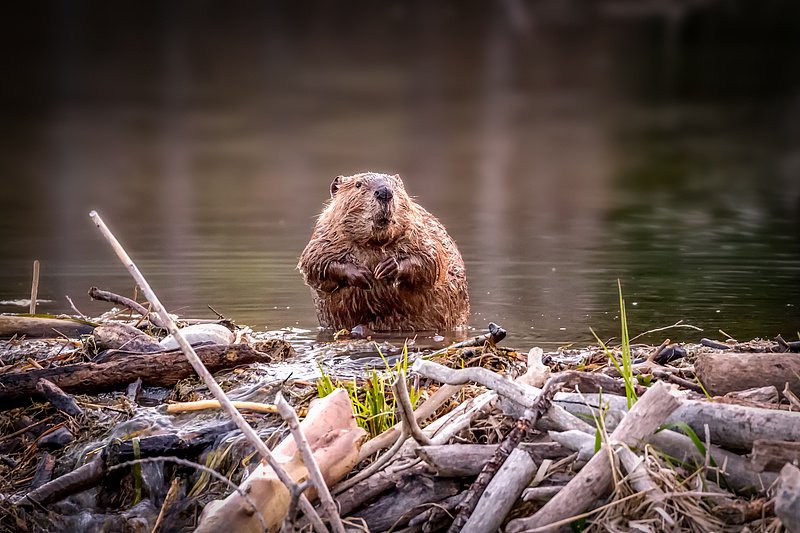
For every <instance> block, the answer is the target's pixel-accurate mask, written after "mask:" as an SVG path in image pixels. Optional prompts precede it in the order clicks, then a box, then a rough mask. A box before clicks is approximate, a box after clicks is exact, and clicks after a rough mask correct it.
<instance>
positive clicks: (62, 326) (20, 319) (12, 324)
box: [0, 315, 95, 339]
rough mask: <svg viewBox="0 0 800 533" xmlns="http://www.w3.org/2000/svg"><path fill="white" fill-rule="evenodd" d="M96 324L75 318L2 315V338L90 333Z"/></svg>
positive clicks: (0, 323)
mask: <svg viewBox="0 0 800 533" xmlns="http://www.w3.org/2000/svg"><path fill="white" fill-rule="evenodd" d="M94 327H95V325H94V324H91V323H87V322H85V321H83V320H78V319H73V318H55V317H39V316H25V315H0V339H10V338H11V337H15V336H16V337H28V338H42V339H52V338H57V337H70V338H76V337H80V336H81V335H88V334H89V333H91V332H92V331H93V330H94Z"/></svg>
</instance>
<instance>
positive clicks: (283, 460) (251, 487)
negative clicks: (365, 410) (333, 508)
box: [196, 389, 365, 533]
mask: <svg viewBox="0 0 800 533" xmlns="http://www.w3.org/2000/svg"><path fill="white" fill-rule="evenodd" d="M300 427H301V429H302V431H303V434H304V435H305V436H306V439H307V440H308V443H309V446H310V447H311V449H312V451H313V452H314V457H315V458H316V460H317V463H318V464H319V468H320V470H321V471H322V476H323V478H324V479H325V482H326V483H327V485H328V486H331V485H333V484H334V483H336V482H337V481H339V480H340V479H342V478H343V477H344V476H345V475H347V473H348V472H350V470H352V469H353V467H354V466H355V465H356V463H357V459H358V451H359V447H360V445H361V441H362V440H363V438H364V436H365V431H364V430H363V429H361V428H360V427H358V425H357V424H356V420H355V415H354V414H353V408H352V404H351V403H350V398H349V397H348V395H347V392H346V391H345V390H344V389H337V390H336V391H334V392H332V393H331V394H329V395H328V396H326V397H325V398H321V399H319V400H315V401H313V402H312V403H311V406H310V407H309V410H308V415H307V416H306V418H305V419H304V420H303V421H302V422H301V424H300ZM272 453H273V455H274V457H275V458H276V459H277V460H278V463H279V464H280V465H281V466H283V468H284V469H285V470H286V471H287V473H288V474H289V476H290V477H291V478H292V480H293V481H294V482H295V483H300V482H303V481H305V480H306V479H307V478H308V477H309V474H308V469H307V468H306V467H305V465H303V461H302V458H301V457H300V454H299V453H297V446H296V444H295V442H294V439H293V438H292V437H291V436H289V437H287V438H285V439H284V440H283V441H281V442H280V444H278V446H276V447H275V449H274V450H273V451H272ZM240 489H241V490H242V491H244V492H245V493H246V494H247V495H248V496H249V497H250V499H251V500H253V501H254V503H255V505H256V506H257V507H258V510H259V511H260V512H261V514H262V515H263V517H264V520H265V522H266V523H267V526H268V527H270V528H272V527H276V526H278V525H279V524H280V523H281V522H282V521H283V519H284V516H285V515H286V512H287V510H288V508H289V499H290V498H289V490H288V489H287V488H286V486H285V485H284V484H283V483H281V482H280V480H278V478H277V476H276V474H275V472H274V471H273V470H272V468H271V467H269V466H268V465H265V464H263V463H262V464H260V465H259V466H258V467H257V468H256V469H255V470H254V471H253V473H252V474H250V476H249V477H248V478H247V479H246V480H245V481H244V482H243V483H242V484H241V486H240ZM306 495H307V496H308V497H309V498H313V497H314V495H315V492H314V490H313V488H311V489H308V490H307V491H306ZM217 531H236V533H251V532H252V533H256V532H260V531H261V526H260V521H259V519H258V513H255V512H254V510H253V509H252V507H250V505H248V503H247V501H246V500H245V499H244V497H243V496H242V495H241V494H240V493H239V492H238V491H236V492H233V493H231V494H230V495H229V496H228V497H227V498H225V499H224V500H219V501H216V502H211V503H209V504H208V505H207V506H206V509H205V510H204V511H203V515H202V517H201V519H200V525H199V526H198V528H197V529H196V532H200V533H212V532H217Z"/></svg>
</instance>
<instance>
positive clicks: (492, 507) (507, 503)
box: [462, 448, 536, 533]
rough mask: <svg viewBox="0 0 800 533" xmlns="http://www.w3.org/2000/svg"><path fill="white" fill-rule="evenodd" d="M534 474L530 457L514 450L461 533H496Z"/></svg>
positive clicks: (490, 483) (491, 482) (518, 449)
mask: <svg viewBox="0 0 800 533" xmlns="http://www.w3.org/2000/svg"><path fill="white" fill-rule="evenodd" d="M535 474H536V463H534V462H533V459H532V458H531V456H530V454H528V453H527V452H525V451H523V450H522V449H520V448H515V449H514V451H512V452H511V454H510V455H509V456H508V459H506V461H505V463H503V466H502V467H500V470H498V471H497V475H495V476H494V477H493V478H492V480H491V481H490V482H489V485H488V486H487V487H486V490H485V491H484V492H483V495H482V496H481V499H480V500H479V501H478V505H476V506H475V509H474V510H473V511H472V514H471V515H470V517H469V519H468V520H467V522H466V524H464V528H463V529H462V531H470V532H475V533H493V532H494V531H497V529H498V528H499V527H500V525H501V524H502V523H503V520H505V518H506V515H507V514H508V512H509V511H510V510H511V507H513V505H514V504H515V503H516V501H517V500H518V499H519V496H520V494H522V491H523V489H525V487H527V486H528V484H529V483H530V482H531V479H533V476H534V475H535Z"/></svg>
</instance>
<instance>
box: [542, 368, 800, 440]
mask: <svg viewBox="0 0 800 533" xmlns="http://www.w3.org/2000/svg"><path fill="white" fill-rule="evenodd" d="M777 355H780V354H777ZM602 401H603V405H604V407H607V408H608V409H610V410H611V411H615V410H616V411H625V410H627V401H626V399H625V398H623V397H620V396H612V395H610V394H604V395H603V397H602ZM586 402H588V403H589V406H591V407H588V406H587V405H586ZM554 403H556V404H558V405H560V406H561V407H563V408H565V409H566V410H567V411H569V412H570V413H572V414H574V415H577V416H587V415H591V413H592V410H593V409H594V410H595V414H597V412H596V407H597V406H598V405H600V397H599V396H598V395H595V394H583V395H579V394H575V393H559V394H556V398H555V400H554ZM673 422H685V423H686V424H688V425H689V426H690V427H691V428H692V429H693V430H694V432H695V433H697V434H698V435H701V436H703V435H705V426H706V425H708V429H709V434H710V437H711V442H713V443H715V444H718V445H720V446H725V447H726V448H731V449H735V450H744V451H749V450H750V448H752V446H753V442H754V441H755V440H756V439H768V440H786V441H800V414H798V413H793V412H789V411H781V410H777V409H763V408H758V407H749V406H743V405H734V404H725V403H717V402H712V401H707V400H682V401H681V406H680V407H679V408H678V409H676V410H675V412H674V413H672V414H671V415H670V416H669V417H668V418H667V423H673Z"/></svg>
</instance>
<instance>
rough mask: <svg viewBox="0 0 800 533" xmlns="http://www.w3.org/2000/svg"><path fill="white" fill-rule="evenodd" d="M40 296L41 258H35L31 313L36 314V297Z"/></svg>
mask: <svg viewBox="0 0 800 533" xmlns="http://www.w3.org/2000/svg"><path fill="white" fill-rule="evenodd" d="M38 297H39V260H38V259H34V260H33V281H32V282H31V314H32V315H35V314H36V298H38Z"/></svg>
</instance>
